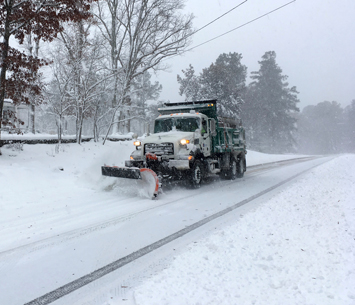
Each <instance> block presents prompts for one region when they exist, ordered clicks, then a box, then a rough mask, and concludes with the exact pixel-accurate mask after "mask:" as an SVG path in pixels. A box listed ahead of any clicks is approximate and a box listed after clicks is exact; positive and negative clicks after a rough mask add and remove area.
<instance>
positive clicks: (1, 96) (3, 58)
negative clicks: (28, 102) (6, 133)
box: [0, 8, 11, 156]
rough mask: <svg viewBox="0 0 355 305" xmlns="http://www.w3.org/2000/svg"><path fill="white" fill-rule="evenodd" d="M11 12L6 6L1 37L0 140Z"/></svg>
mask: <svg viewBox="0 0 355 305" xmlns="http://www.w3.org/2000/svg"><path fill="white" fill-rule="evenodd" d="M10 13H11V8H7V10H6V20H5V23H4V25H3V27H4V36H3V37H4V38H3V43H2V44H3V46H2V52H1V73H0V140H1V126H2V118H3V116H2V115H3V109H4V100H5V96H6V85H5V82H6V72H7V57H8V54H9V41H10V20H9V15H10ZM1 154H2V153H1V148H0V156H1Z"/></svg>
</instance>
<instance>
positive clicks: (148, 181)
mask: <svg viewBox="0 0 355 305" xmlns="http://www.w3.org/2000/svg"><path fill="white" fill-rule="evenodd" d="M101 173H102V175H103V176H109V177H116V178H127V179H140V180H142V182H143V185H144V188H145V191H146V192H147V193H148V196H149V197H151V198H153V199H154V198H156V197H157V196H158V192H159V179H158V176H157V174H156V173H155V172H154V171H152V170H151V169H149V168H137V167H118V166H107V165H105V166H102V167H101Z"/></svg>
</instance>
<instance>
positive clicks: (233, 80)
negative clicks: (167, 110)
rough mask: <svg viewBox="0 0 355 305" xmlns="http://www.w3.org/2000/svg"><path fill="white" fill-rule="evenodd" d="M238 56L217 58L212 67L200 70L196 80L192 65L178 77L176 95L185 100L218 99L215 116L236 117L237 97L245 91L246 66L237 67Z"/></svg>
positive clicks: (239, 61)
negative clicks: (178, 93)
mask: <svg viewBox="0 0 355 305" xmlns="http://www.w3.org/2000/svg"><path fill="white" fill-rule="evenodd" d="M241 59H242V55H241V54H238V53H229V54H225V53H223V54H221V55H219V56H218V58H217V60H216V62H215V63H212V64H211V65H210V66H209V67H208V68H205V69H203V70H202V73H200V75H199V76H196V75H195V74H194V73H195V70H194V68H193V67H192V65H190V66H189V68H188V69H186V70H185V71H184V70H182V72H183V73H184V76H185V77H184V78H182V77H180V76H179V75H178V82H179V84H180V95H183V94H184V95H185V96H186V99H188V100H196V99H218V104H217V106H218V115H220V116H226V117H233V116H239V113H240V105H241V104H242V102H243V101H242V99H241V94H242V92H243V90H244V89H245V81H246V75H247V68H246V66H244V65H242V63H241Z"/></svg>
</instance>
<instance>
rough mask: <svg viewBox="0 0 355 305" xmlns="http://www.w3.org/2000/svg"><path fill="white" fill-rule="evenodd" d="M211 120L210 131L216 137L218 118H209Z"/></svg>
mask: <svg viewBox="0 0 355 305" xmlns="http://www.w3.org/2000/svg"><path fill="white" fill-rule="evenodd" d="M209 121H210V131H211V135H212V136H213V137H215V136H216V135H217V130H216V120H215V119H209Z"/></svg>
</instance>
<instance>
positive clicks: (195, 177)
mask: <svg viewBox="0 0 355 305" xmlns="http://www.w3.org/2000/svg"><path fill="white" fill-rule="evenodd" d="M202 177H203V167H202V163H201V162H200V161H195V163H194V164H193V166H192V168H191V169H190V173H189V182H190V186H191V187H192V188H194V189H197V188H199V187H200V186H201V183H202Z"/></svg>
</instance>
